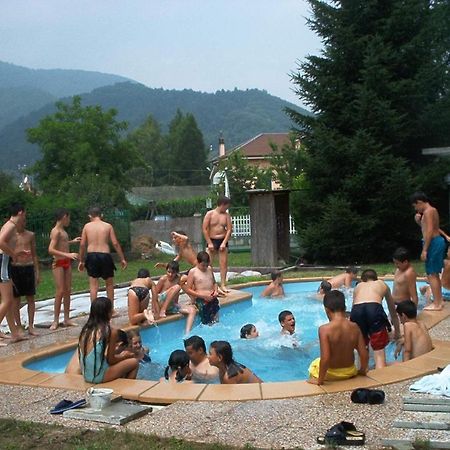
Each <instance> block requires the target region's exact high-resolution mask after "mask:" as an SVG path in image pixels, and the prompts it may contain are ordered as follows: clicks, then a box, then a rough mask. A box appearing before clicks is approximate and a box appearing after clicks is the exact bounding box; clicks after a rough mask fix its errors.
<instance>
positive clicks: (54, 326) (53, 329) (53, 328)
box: [50, 322, 59, 331]
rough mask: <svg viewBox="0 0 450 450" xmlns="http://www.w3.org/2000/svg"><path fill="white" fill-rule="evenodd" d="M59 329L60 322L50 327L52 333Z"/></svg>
mask: <svg viewBox="0 0 450 450" xmlns="http://www.w3.org/2000/svg"><path fill="white" fill-rule="evenodd" d="M58 327H59V323H58V322H53V323H52V324H51V325H50V331H55V330H57V329H58Z"/></svg>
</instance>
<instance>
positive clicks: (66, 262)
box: [52, 258, 72, 270]
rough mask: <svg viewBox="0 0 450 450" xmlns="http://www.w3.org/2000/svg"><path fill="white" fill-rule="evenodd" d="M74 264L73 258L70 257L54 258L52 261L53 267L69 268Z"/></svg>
mask: <svg viewBox="0 0 450 450" xmlns="http://www.w3.org/2000/svg"><path fill="white" fill-rule="evenodd" d="M71 265H72V260H71V259H70V258H62V259H54V260H53V263H52V269H56V268H57V267H61V268H63V269H64V270H67V269H68V268H69V267H70V266H71Z"/></svg>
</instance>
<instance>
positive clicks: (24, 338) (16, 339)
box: [10, 334, 30, 344]
mask: <svg viewBox="0 0 450 450" xmlns="http://www.w3.org/2000/svg"><path fill="white" fill-rule="evenodd" d="M28 339H30V338H29V337H28V336H24V335H23V334H15V335H11V341H10V342H11V344H14V343H15V342H20V341H27V340H28Z"/></svg>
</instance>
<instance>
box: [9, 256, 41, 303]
mask: <svg viewBox="0 0 450 450" xmlns="http://www.w3.org/2000/svg"><path fill="white" fill-rule="evenodd" d="M11 279H12V281H13V292H14V297H22V296H23V295H35V294H36V280H35V275H34V264H29V265H27V266H15V265H14V264H13V265H12V266H11Z"/></svg>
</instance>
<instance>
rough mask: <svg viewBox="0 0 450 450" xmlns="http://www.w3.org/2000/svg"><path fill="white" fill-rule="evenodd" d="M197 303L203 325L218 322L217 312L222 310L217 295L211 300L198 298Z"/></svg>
mask: <svg viewBox="0 0 450 450" xmlns="http://www.w3.org/2000/svg"><path fill="white" fill-rule="evenodd" d="M195 304H196V306H197V308H198V313H199V316H200V320H201V322H202V324H203V325H209V324H212V323H214V322H216V319H217V313H218V312H219V310H220V306H219V300H217V297H215V298H213V299H212V300H211V301H210V302H205V300H203V299H202V298H196V299H195Z"/></svg>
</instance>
